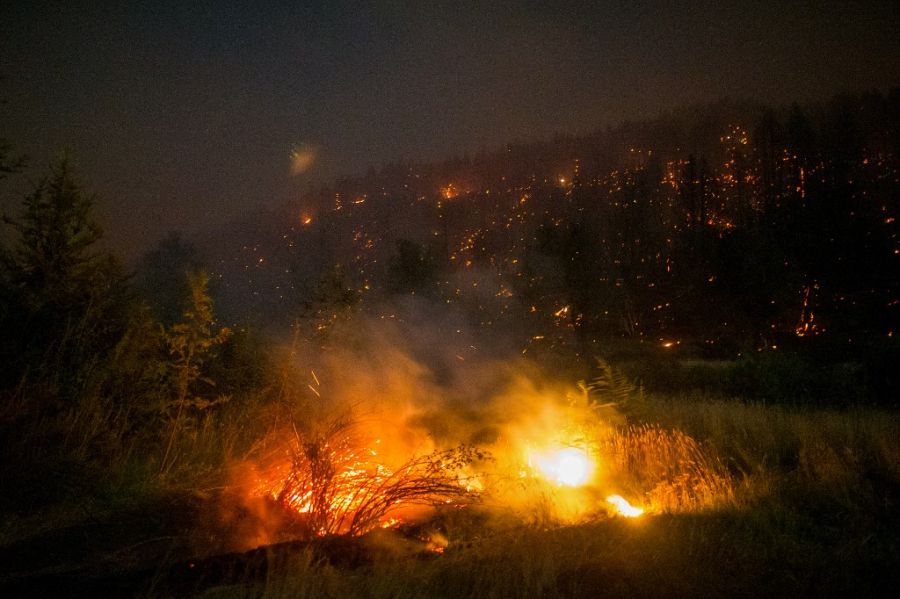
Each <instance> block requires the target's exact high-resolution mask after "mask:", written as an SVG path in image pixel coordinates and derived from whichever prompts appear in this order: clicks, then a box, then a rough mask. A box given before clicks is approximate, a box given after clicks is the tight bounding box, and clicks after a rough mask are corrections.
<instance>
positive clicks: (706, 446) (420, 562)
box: [206, 396, 900, 598]
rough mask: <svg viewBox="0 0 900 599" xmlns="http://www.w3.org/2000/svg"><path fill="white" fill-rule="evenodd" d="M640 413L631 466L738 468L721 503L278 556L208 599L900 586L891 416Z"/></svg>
mask: <svg viewBox="0 0 900 599" xmlns="http://www.w3.org/2000/svg"><path fill="white" fill-rule="evenodd" d="M643 414H644V418H645V419H646V420H647V421H648V422H656V423H659V424H660V426H638V427H632V428H630V429H626V430H624V431H623V432H622V434H621V435H620V438H619V440H618V443H619V444H620V449H622V448H625V447H627V448H628V450H629V451H630V452H631V454H632V455H635V454H637V455H639V456H642V457H640V459H638V460H637V462H638V463H637V464H632V465H631V466H630V467H631V468H632V471H633V472H635V473H638V474H639V473H640V472H642V471H643V470H647V469H651V470H652V469H654V468H657V467H658V466H659V465H660V464H662V463H663V462H662V461H660V459H659V458H661V457H663V456H665V457H666V460H665V463H671V462H673V461H674V462H676V463H679V461H680V462H682V463H683V464H684V465H685V466H684V467H682V468H681V471H682V474H684V473H686V474H688V475H692V476H701V478H702V476H708V473H710V472H712V473H715V474H716V476H729V477H730V479H731V480H732V481H734V484H733V487H730V488H729V489H728V493H727V494H726V495H725V499H724V500H722V501H718V502H709V501H708V502H705V503H704V502H699V503H695V504H694V505H693V506H690V507H692V509H689V510H682V511H680V512H679V511H677V510H672V511H670V512H668V513H662V514H657V515H651V516H647V517H643V518H640V519H637V520H625V519H622V518H605V517H599V518H597V519H595V520H594V521H592V522H588V523H585V524H582V525H578V526H570V527H564V528H555V529H546V530H543V529H540V528H539V527H528V526H509V525H508V523H507V525H504V526H501V525H499V524H497V523H496V522H495V523H492V522H491V521H484V520H478V521H475V520H473V521H472V522H469V523H468V524H466V523H465V522H462V523H461V522H457V523H456V526H454V527H445V532H446V533H447V537H448V538H449V539H450V545H449V547H448V548H447V550H446V552H445V553H444V554H443V555H440V556H436V557H432V558H422V557H419V558H412V557H409V556H408V555H400V556H396V557H393V558H391V557H387V558H382V559H380V560H378V561H376V562H375V563H372V564H369V565H367V566H364V567H360V568H355V569H348V568H340V567H335V566H334V565H332V564H330V563H329V562H328V561H327V560H325V559H323V558H317V557H316V555H315V554H314V553H313V552H312V551H310V552H306V553H304V554H301V555H300V556H295V557H294V558H293V559H292V560H289V561H287V562H283V563H277V564H273V567H272V568H271V569H270V571H269V575H268V578H267V579H266V581H264V582H262V583H255V584H245V585H238V586H230V587H219V588H215V589H210V590H208V591H207V593H206V596H210V597H242V596H260V595H261V596H265V597H366V598H376V597H392V598H402V597H485V598H498V597H597V596H604V597H660V596H685V597H687V596H690V597H698V596H715V597H760V596H786V595H793V596H801V597H806V596H817V597H821V596H846V595H853V596H888V595H890V594H891V592H892V590H893V588H894V585H896V584H898V583H900V574H898V572H897V569H896V564H898V563H900V443H898V442H897V439H898V438H900V436H898V434H900V421H898V419H897V418H895V417H894V416H895V415H894V414H892V413H890V412H886V411H879V410H873V409H852V410H848V411H836V410H815V409H811V408H786V407H780V406H774V407H773V406H764V405H760V404H745V403H741V402H736V401H733V400H720V399H711V398H708V397H689V396H682V397H675V398H671V397H668V398H667V397H651V398H649V400H648V402H647V406H645V410H644V412H643ZM666 431H669V432H666ZM671 431H677V432H671ZM660 446H665V447H666V448H667V449H666V450H665V451H662V452H661V451H660V450H659V449H658V448H659V447H660ZM641 448H644V449H641ZM704 460H706V461H705V462H704ZM709 460H717V461H716V462H715V463H713V462H710V461H709ZM701 462H702V464H701V465H702V466H703V467H702V468H700V467H698V466H697V464H698V463H701ZM656 478H660V476H659V475H658V474H657V475H656ZM662 478H665V476H663V477H662ZM675 478H676V479H677V476H676V477H675ZM701 482H702V483H703V484H705V485H711V486H715V485H719V484H722V483H721V481H720V480H718V479H703V480H701ZM704 488H705V487H704ZM652 493H653V490H652V489H651V490H650V493H649V495H648V496H651V497H652ZM720 498H721V495H720Z"/></svg>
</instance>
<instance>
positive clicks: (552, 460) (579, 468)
mask: <svg viewBox="0 0 900 599" xmlns="http://www.w3.org/2000/svg"><path fill="white" fill-rule="evenodd" d="M532 460H533V461H534V462H535V464H536V465H537V468H538V470H539V471H540V473H541V474H542V475H543V476H544V477H546V478H547V479H549V480H551V481H553V482H555V483H556V484H558V485H560V486H565V487H580V486H581V485H583V484H585V483H586V482H587V481H588V479H590V477H591V473H592V472H593V470H594V465H593V463H592V461H591V458H590V457H589V456H588V454H587V453H586V452H585V451H584V450H582V449H578V448H577V447H566V448H564V449H557V450H553V451H550V452H546V453H542V454H539V455H533V456H532Z"/></svg>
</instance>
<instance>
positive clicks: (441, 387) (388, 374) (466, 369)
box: [223, 300, 618, 547]
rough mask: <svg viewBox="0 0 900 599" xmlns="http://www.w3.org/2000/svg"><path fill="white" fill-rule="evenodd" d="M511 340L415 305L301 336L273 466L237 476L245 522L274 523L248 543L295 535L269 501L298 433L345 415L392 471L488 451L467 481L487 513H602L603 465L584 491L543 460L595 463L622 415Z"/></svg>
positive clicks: (261, 463) (287, 369)
mask: <svg viewBox="0 0 900 599" xmlns="http://www.w3.org/2000/svg"><path fill="white" fill-rule="evenodd" d="M501 337H502V335H498V336H497V338H492V339H490V340H483V339H479V338H478V336H476V335H474V334H472V333H471V332H470V330H469V328H468V327H467V326H466V319H465V317H464V316H462V315H460V314H454V313H453V312H452V311H449V310H447V309H444V308H442V307H436V306H435V305H433V304H430V303H428V302H424V301H420V300H405V301H403V302H399V303H395V304H393V305H390V306H382V307H381V308H380V309H379V310H378V311H376V312H375V313H371V312H370V313H369V314H366V315H363V314H358V315H357V316H356V317H355V318H354V319H352V320H351V321H349V322H347V323H343V324H339V325H337V327H336V328H334V329H333V330H331V331H330V332H329V334H328V336H327V338H326V339H325V340H324V343H323V340H322V339H318V340H316V342H312V341H309V340H307V341H301V340H296V339H295V340H294V341H292V342H291V343H289V344H288V345H287V346H286V347H284V348H282V349H281V350H280V353H281V355H282V358H281V367H280V372H279V375H278V376H279V377H280V378H281V380H280V381H279V382H278V386H279V388H280V392H279V393H280V399H279V402H278V406H277V408H276V409H278V410H282V413H283V415H282V416H280V421H281V422H282V427H281V433H280V434H281V436H280V437H278V436H277V434H273V437H272V438H271V439H269V445H270V446H271V447H272V448H273V450H272V451H270V452H269V453H268V454H266V457H260V458H258V459H256V460H255V461H254V462H252V463H249V464H248V463H242V464H241V465H239V467H236V468H235V469H234V471H233V472H234V476H233V478H234V480H235V484H236V485H237V484H240V485H241V486H242V488H243V489H245V495H247V497H248V499H247V502H246V505H245V506H244V508H243V509H244V513H245V514H246V513H250V514H252V516H253V517H251V518H249V520H251V521H254V520H260V521H262V523H259V524H257V525H255V527H254V526H250V525H249V524H245V525H244V526H243V530H242V533H243V534H245V535H246V537H245V538H244V539H243V541H242V542H243V543H245V544H246V546H248V547H249V546H252V545H253V544H260V543H261V542H262V541H266V542H273V541H275V540H279V536H278V535H279V534H282V535H283V534H284V522H283V521H282V520H279V519H278V518H274V517H273V515H272V506H271V502H270V501H265V500H261V499H259V497H260V495H265V494H266V492H268V493H269V496H270V497H271V495H272V490H273V488H276V487H277V485H278V483H279V481H283V480H284V477H285V476H286V472H287V471H288V470H289V468H290V460H289V458H288V452H287V451H286V449H285V448H287V447H288V446H289V445H290V443H292V442H294V441H295V440H296V437H295V436H294V435H297V436H299V437H300V438H314V437H315V436H316V434H317V431H319V430H321V429H322V427H325V426H327V425H328V423H329V422H333V421H334V419H335V418H349V420H350V421H351V422H352V423H353V429H354V437H355V440H356V441H357V442H358V443H359V444H360V445H361V446H362V447H366V448H367V449H368V450H371V451H372V454H373V455H376V454H377V459H378V460H379V461H380V462H381V463H383V464H384V466H385V467H386V468H387V469H389V470H392V469H396V468H397V467H398V466H400V465H402V464H404V463H406V462H408V461H409V460H410V459H411V458H413V457H416V456H423V455H427V454H429V453H431V452H435V451H442V450H447V449H451V448H454V447H458V446H460V445H466V446H474V447H476V448H478V449H480V450H483V451H485V452H487V453H488V454H489V455H490V459H485V460H483V461H480V462H478V463H473V464H471V465H470V466H469V467H468V470H467V471H466V473H465V474H466V475H467V477H472V478H471V480H470V483H469V484H471V485H472V487H473V488H474V489H477V490H479V491H481V493H482V496H483V498H484V505H483V506H482V508H481V509H482V510H485V509H487V510H494V511H496V512H498V513H503V514H505V515H507V516H508V515H509V514H513V515H514V516H515V517H516V518H518V519H519V520H520V521H529V522H540V523H548V522H560V521H566V522H568V521H574V520H577V519H578V518H580V517H582V516H585V515H586V514H589V513H592V512H596V511H598V510H600V509H602V504H603V503H604V501H603V497H605V495H603V494H602V493H601V492H600V490H599V489H598V488H596V487H597V485H600V484H601V483H602V481H603V477H604V469H603V467H602V465H598V466H596V467H592V468H591V474H592V480H591V481H590V484H588V485H585V486H584V487H579V488H574V487H565V486H563V485H559V484H555V483H553V482H548V480H547V479H542V478H541V477H540V476H539V474H540V472H539V471H538V464H537V463H536V462H535V461H536V460H538V459H540V458H539V457H538V456H539V455H540V454H541V452H546V451H549V450H551V449H552V450H559V449H566V448H577V449H578V450H579V451H581V452H584V453H585V454H589V455H595V454H596V453H597V447H596V446H595V442H594V440H595V439H597V438H598V436H599V435H601V434H602V432H603V431H604V430H606V429H607V428H608V427H609V425H610V423H612V422H616V421H617V420H618V416H617V415H616V414H615V412H614V411H612V410H608V411H607V413H605V414H603V415H599V414H598V412H597V410H596V409H594V408H593V407H592V406H591V403H590V401H589V398H588V397H587V395H586V393H585V391H584V390H583V389H579V388H578V387H577V386H576V384H575V383H576V382H577V381H572V380H565V376H563V375H559V374H558V373H554V372H548V371H546V370H545V369H544V368H542V367H540V366H539V365H537V364H536V363H534V362H533V361H530V360H528V359H525V358H524V357H522V356H521V355H520V353H519V352H518V351H511V350H510V348H511V346H512V344H511V343H510V342H509V340H508V339H506V340H504V339H502V338H501ZM267 485H268V486H267ZM272 485H275V487H273V486H272ZM401 507H402V506H401ZM234 511H235V510H234V509H231V510H230V511H227V510H223V517H226V518H229V517H233V514H234ZM421 514H422V509H421V507H416V508H414V509H401V510H400V511H398V512H397V514H396V515H397V516H398V517H401V518H403V519H404V520H407V521H408V520H409V519H411V518H414V517H416V516H419V515H421ZM231 528H232V529H234V530H237V528H236V527H235V526H232V527H231ZM238 545H240V543H238Z"/></svg>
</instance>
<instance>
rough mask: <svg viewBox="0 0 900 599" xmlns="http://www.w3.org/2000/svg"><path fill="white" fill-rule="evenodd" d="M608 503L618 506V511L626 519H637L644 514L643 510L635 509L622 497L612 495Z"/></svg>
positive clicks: (607, 499)
mask: <svg viewBox="0 0 900 599" xmlns="http://www.w3.org/2000/svg"><path fill="white" fill-rule="evenodd" d="M606 501H608V502H609V503H611V504H613V505H614V506H616V510H617V511H618V512H619V513H620V514H622V515H623V516H625V517H626V518H637V517H638V516H640V515H641V514H643V513H644V509H643V508H639V507H634V506H633V505H631V504H630V503H628V501H627V500H626V499H625V498H624V497H622V496H621V495H610V496H609V497H607V498H606Z"/></svg>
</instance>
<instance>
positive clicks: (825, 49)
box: [0, 0, 900, 255]
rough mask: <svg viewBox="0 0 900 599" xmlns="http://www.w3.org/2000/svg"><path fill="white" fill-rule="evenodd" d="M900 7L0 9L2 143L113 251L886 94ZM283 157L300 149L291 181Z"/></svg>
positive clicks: (893, 74) (213, 4)
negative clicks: (466, 165) (288, 209)
mask: <svg viewBox="0 0 900 599" xmlns="http://www.w3.org/2000/svg"><path fill="white" fill-rule="evenodd" d="M897 6H898V5H897V4H896V3H894V2H887V1H885V2H847V1H843V2H802V1H798V2H783V3H768V2H766V3H764V2H706V1H694V2H685V3H678V2H655V1H652V2H651V1H645V2H641V1H637V0H635V1H630V2H602V1H596V2H550V1H545V2H503V1H490V2H489V1H481V2H471V3H470V2H464V1H456V2H424V1H422V2H400V1H396V2H376V3H372V2H343V1H334V0H331V1H325V2H303V1H294V2H253V3H251V2H228V1H199V0H198V1H194V2H149V1H148V2H102V1H95V2H41V1H15V0H10V1H8V2H4V3H3V4H2V7H0V28H2V29H3V34H2V36H0V77H2V79H0V86H2V87H0V98H2V99H3V100H5V105H4V106H3V107H2V110H0V137H2V138H4V139H6V140H7V141H8V142H10V143H11V144H12V145H13V147H14V148H15V149H16V150H17V151H19V152H20V153H25V154H27V155H28V156H29V157H30V162H29V168H28V170H27V172H26V173H24V174H23V175H21V176H20V177H18V178H17V179H18V180H17V181H7V182H5V183H4V184H3V188H2V189H0V194H2V197H3V209H4V210H6V211H10V210H14V208H15V201H16V200H15V194H16V193H19V192H20V191H21V188H22V187H23V186H27V181H28V180H33V179H35V178H37V177H39V176H40V175H41V174H42V173H44V172H46V170H47V165H48V164H49V163H50V161H51V160H52V159H53V158H54V157H57V156H59V155H60V154H61V153H62V152H63V151H64V150H66V151H68V152H69V154H70V156H71V157H72V159H73V161H74V162H75V164H76V166H77V167H78V168H79V172H80V173H81V176H82V179H83V180H84V182H85V183H86V184H87V186H88V187H89V188H90V189H92V190H94V191H96V192H97V193H98V198H99V200H98V207H99V212H100V214H101V216H102V218H103V220H104V221H105V223H106V226H107V230H108V236H109V237H110V239H111V241H112V243H113V244H114V245H115V246H117V247H118V249H120V250H121V251H122V252H124V253H125V254H126V255H134V254H136V253H138V252H140V251H142V250H144V249H146V248H147V247H148V246H150V245H151V244H152V243H153V242H154V241H155V240H156V239H157V238H158V237H159V236H161V235H162V234H163V233H165V232H166V231H168V230H172V229H182V230H188V231H190V230H195V229H197V228H200V227H202V226H212V225H215V224H216V223H221V222H224V221H225V220H230V219H233V218H237V217H240V216H241V215H242V214H244V213H246V212H248V211H250V210H254V209H256V208H259V207H271V206H276V205H279V204H281V203H283V202H285V201H288V200H291V199H296V198H297V197H299V196H300V195H302V194H303V192H304V191H305V190H307V189H309V188H310V186H318V185H321V184H323V183H327V182H328V181H330V180H332V179H333V178H334V177H336V176H340V175H352V174H357V173H361V172H363V171H365V170H366V169H367V168H368V167H370V166H374V167H376V168H378V167H380V166H382V165H384V164H386V163H388V162H391V161H396V160H417V161H419V160H430V159H440V158H444V157H449V156H453V155H461V154H464V153H467V152H469V153H471V152H475V151H477V150H479V149H481V148H488V149H489V148H493V147H496V146H499V145H501V144H504V143H507V142H513V141H524V140H530V139H536V138H541V137H547V136H550V135H553V134H554V133H556V132H566V133H583V132H588V131H590V130H593V129H596V128H598V127H603V126H607V125H615V124H617V123H619V122H621V121H622V120H624V119H639V118H642V117H652V116H654V115H656V114H657V113H659V112H660V111H663V110H666V109H670V108H675V107H678V106H683V105H689V104H693V103H697V102H705V101H712V100H716V99H720V98H723V97H730V98H736V99H750V100H756V101H762V102H767V103H774V104H778V103H785V102H789V101H792V100H798V101H809V100H816V99H824V98H825V97H827V96H829V95H831V94H833V93H835V92H839V91H862V90H867V89H880V90H886V89H887V88H889V87H892V86H896V85H898V83H900V82H898V79H900V78H898V73H900V41H898V39H900V36H898V35H897V32H898V31H900V27H898V25H900V18H898V16H900V8H898V7H897ZM297 148H303V149H304V151H310V150H312V151H314V152H315V160H314V161H313V162H312V163H311V165H310V166H309V167H308V168H304V170H303V171H302V172H297V171H298V169H292V166H291V156H292V152H293V151H295V150H296V149H297Z"/></svg>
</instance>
